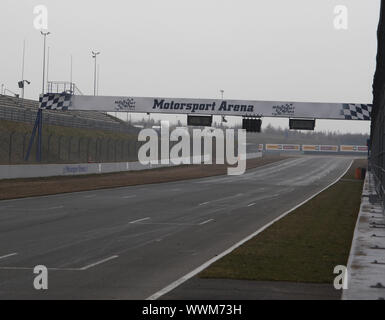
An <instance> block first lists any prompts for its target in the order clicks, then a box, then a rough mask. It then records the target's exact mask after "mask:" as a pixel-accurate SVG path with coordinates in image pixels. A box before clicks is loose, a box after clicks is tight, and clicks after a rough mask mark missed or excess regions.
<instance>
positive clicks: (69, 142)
mask: <svg viewBox="0 0 385 320" xmlns="http://www.w3.org/2000/svg"><path fill="white" fill-rule="evenodd" d="M71 144H72V137H69V139H68V157H67V158H68V162H71Z"/></svg>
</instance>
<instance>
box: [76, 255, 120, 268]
mask: <svg viewBox="0 0 385 320" xmlns="http://www.w3.org/2000/svg"><path fill="white" fill-rule="evenodd" d="M118 257H119V256H111V257H108V258H106V259H103V260H100V261H97V262H95V263H91V264H89V265H87V266H84V267H82V268H80V269H79V270H81V271H84V270H87V269H90V268H92V267H95V266H97V265H99V264H102V263H104V262H107V261H110V260H113V259H116V258H118Z"/></svg>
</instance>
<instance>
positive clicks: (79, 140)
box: [78, 137, 82, 162]
mask: <svg viewBox="0 0 385 320" xmlns="http://www.w3.org/2000/svg"><path fill="white" fill-rule="evenodd" d="M81 141H82V138H81V137H79V138H78V162H81V161H80V143H81Z"/></svg>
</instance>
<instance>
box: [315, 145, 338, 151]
mask: <svg viewBox="0 0 385 320" xmlns="http://www.w3.org/2000/svg"><path fill="white" fill-rule="evenodd" d="M319 151H327V152H338V146H329V145H320V146H319Z"/></svg>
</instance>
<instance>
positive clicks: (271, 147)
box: [266, 144, 282, 150]
mask: <svg viewBox="0 0 385 320" xmlns="http://www.w3.org/2000/svg"><path fill="white" fill-rule="evenodd" d="M266 150H282V144H266Z"/></svg>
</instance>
